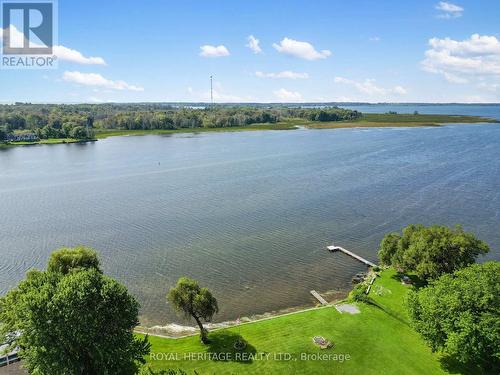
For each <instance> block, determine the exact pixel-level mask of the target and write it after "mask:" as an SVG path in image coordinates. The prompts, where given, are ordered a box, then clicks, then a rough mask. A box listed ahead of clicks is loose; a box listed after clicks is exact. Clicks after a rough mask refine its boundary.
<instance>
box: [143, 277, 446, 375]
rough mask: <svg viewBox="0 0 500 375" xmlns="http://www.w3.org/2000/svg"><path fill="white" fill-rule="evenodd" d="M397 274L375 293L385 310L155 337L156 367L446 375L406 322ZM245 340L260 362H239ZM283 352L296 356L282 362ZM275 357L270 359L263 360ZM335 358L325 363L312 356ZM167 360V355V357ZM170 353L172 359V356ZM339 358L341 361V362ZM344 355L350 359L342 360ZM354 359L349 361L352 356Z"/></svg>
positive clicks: (321, 313)
mask: <svg viewBox="0 0 500 375" xmlns="http://www.w3.org/2000/svg"><path fill="white" fill-rule="evenodd" d="M395 274H396V273H395V271H392V270H387V271H384V272H383V273H382V277H380V278H378V279H377V280H376V281H375V283H374V286H380V287H381V288H383V289H382V290H384V291H385V293H381V294H380V295H379V294H377V293H376V291H377V290H378V289H375V288H374V289H373V290H374V292H373V293H372V292H370V297H372V299H373V300H375V301H376V303H377V304H378V305H380V306H372V305H367V304H358V307H359V309H360V310H361V313H359V314H355V315H350V314H347V313H344V314H340V313H338V312H337V310H336V309H335V308H333V307H323V308H317V309H312V310H309V311H305V312H299V313H294V314H290V315H285V316H281V317H277V318H273V319H269V320H263V321H259V322H254V323H249V324H243V325H240V326H239V327H232V328H229V329H221V330H217V331H213V332H211V333H210V338H211V340H212V342H211V344H209V345H207V346H205V345H202V344H201V343H200V340H199V338H198V336H192V337H186V338H181V339H169V338H162V337H153V336H150V342H151V344H152V348H151V353H152V354H151V355H150V356H148V357H147V361H148V364H149V365H150V366H151V368H153V369H170V368H171V369H177V368H180V369H184V370H185V371H187V372H188V373H190V374H191V373H193V371H194V370H196V371H197V372H198V373H199V374H442V373H447V372H446V370H445V369H444V368H442V366H441V362H440V361H439V355H438V354H433V353H431V351H430V349H429V348H428V347H427V346H426V345H425V343H424V342H423V341H422V339H421V338H420V337H419V336H418V334H417V333H416V332H415V331H413V330H412V328H411V327H410V326H409V325H408V322H407V317H406V314H405V312H404V310H403V306H402V303H403V302H402V300H403V298H404V296H405V294H406V293H407V290H408V288H409V287H407V286H404V285H402V284H401V282H400V281H399V280H397V279H395V278H394V276H395ZM316 335H320V336H323V337H325V338H326V339H328V340H330V341H331V342H332V343H333V344H334V347H333V348H331V349H325V350H321V349H319V348H317V347H316V346H315V345H314V344H313V342H312V337H313V336H316ZM238 337H241V338H242V339H243V340H245V341H246V342H247V348H246V349H245V350H244V352H246V353H252V354H255V356H256V358H254V359H252V358H249V359H248V360H247V361H244V360H243V358H242V357H241V358H236V353H241V352H238V351H237V350H235V349H234V348H233V344H234V342H235V341H236V340H237V339H238ZM226 352H228V353H231V357H230V358H226V359H227V360H226V361H224V360H205V359H203V358H202V359H201V360H189V359H185V357H184V355H185V354H186V353H205V355H207V353H211V354H213V355H214V354H221V353H226ZM279 353H289V354H290V355H291V358H289V359H286V358H285V357H282V358H281V359H280V357H279ZM266 354H269V355H270V356H269V358H268V359H260V356H263V355H264V356H265V355H266ZM314 355H330V357H329V358H327V359H325V360H319V359H317V358H312V357H309V358H307V356H314ZM162 356H163V357H162ZM168 356H170V358H169V357H168ZM335 356H336V357H335ZM341 356H344V360H343V361H342V360H340V359H341V358H342V357H341ZM347 356H349V359H347Z"/></svg>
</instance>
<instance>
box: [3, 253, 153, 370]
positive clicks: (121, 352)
mask: <svg viewBox="0 0 500 375" xmlns="http://www.w3.org/2000/svg"><path fill="white" fill-rule="evenodd" d="M138 309H139V305H138V303H137V302H136V301H135V299H134V298H133V297H132V296H131V295H130V294H129V293H128V292H127V289H126V288H125V287H124V286H123V285H121V284H119V283H118V282H116V281H115V280H113V279H111V278H109V277H107V276H105V275H103V274H102V272H101V271H100V270H99V268H98V261H97V256H96V253H95V252H94V251H92V250H91V249H88V248H77V249H61V250H59V251H57V252H55V253H54V254H53V256H52V257H51V259H50V262H49V267H48V269H47V270H46V271H38V270H32V271H29V272H28V273H27V275H26V279H25V280H23V281H21V282H20V283H19V285H18V286H17V287H16V288H14V289H12V290H11V291H10V292H8V293H7V294H6V295H5V296H4V297H2V298H0V322H1V323H0V334H1V335H3V336H2V337H4V336H5V335H7V334H9V333H13V332H17V333H20V336H19V337H18V338H17V339H16V340H15V342H14V345H19V346H20V348H21V349H20V352H19V355H20V357H21V358H22V359H23V363H24V364H25V366H26V367H27V368H28V370H29V372H30V373H35V374H54V375H57V374H135V373H137V371H138V368H139V365H140V364H141V363H143V362H144V360H143V357H144V355H146V354H147V353H148V352H149V343H148V339H147V337H145V338H143V339H139V338H136V337H135V336H134V334H133V328H134V327H135V326H136V325H137V324H138Z"/></svg>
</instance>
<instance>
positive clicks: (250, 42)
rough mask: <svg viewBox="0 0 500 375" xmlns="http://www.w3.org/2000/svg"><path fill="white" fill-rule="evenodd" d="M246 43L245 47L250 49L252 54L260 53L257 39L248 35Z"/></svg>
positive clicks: (260, 49)
mask: <svg viewBox="0 0 500 375" xmlns="http://www.w3.org/2000/svg"><path fill="white" fill-rule="evenodd" d="M247 40H248V43H247V44H245V46H246V47H248V48H250V49H251V50H252V51H253V53H256V54H257V53H262V48H260V46H259V42H260V41H259V39H257V38H256V37H254V36H253V35H250V36H249V37H248V38H247Z"/></svg>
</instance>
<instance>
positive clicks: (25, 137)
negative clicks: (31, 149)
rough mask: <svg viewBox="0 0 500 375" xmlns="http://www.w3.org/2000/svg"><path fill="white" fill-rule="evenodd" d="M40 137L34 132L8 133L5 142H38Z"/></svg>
mask: <svg viewBox="0 0 500 375" xmlns="http://www.w3.org/2000/svg"><path fill="white" fill-rule="evenodd" d="M39 140H40V138H38V137H37V136H36V134H34V133H24V134H10V135H8V136H7V142H38V141H39Z"/></svg>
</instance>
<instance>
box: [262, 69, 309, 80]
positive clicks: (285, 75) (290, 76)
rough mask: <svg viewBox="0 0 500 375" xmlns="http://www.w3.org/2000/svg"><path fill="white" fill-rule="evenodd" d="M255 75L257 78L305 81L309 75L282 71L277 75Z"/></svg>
mask: <svg viewBox="0 0 500 375" xmlns="http://www.w3.org/2000/svg"><path fill="white" fill-rule="evenodd" d="M255 75H256V76H257V77H259V78H288V79H307V78H309V74H307V73H298V72H292V71H291V70H284V71H282V72H278V73H264V72H260V71H257V72H255Z"/></svg>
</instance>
